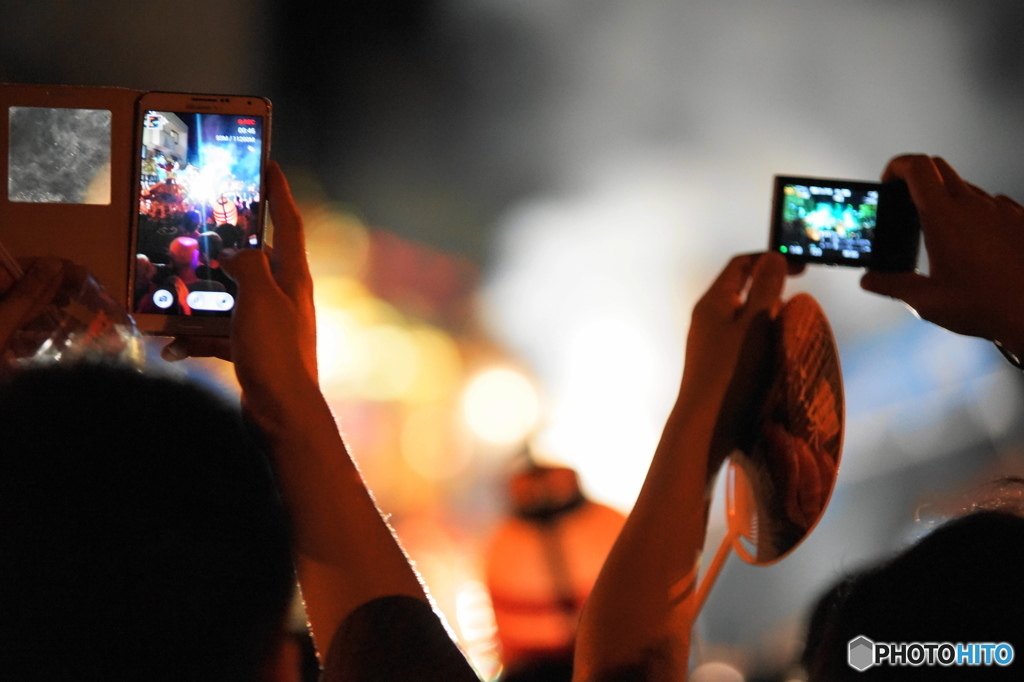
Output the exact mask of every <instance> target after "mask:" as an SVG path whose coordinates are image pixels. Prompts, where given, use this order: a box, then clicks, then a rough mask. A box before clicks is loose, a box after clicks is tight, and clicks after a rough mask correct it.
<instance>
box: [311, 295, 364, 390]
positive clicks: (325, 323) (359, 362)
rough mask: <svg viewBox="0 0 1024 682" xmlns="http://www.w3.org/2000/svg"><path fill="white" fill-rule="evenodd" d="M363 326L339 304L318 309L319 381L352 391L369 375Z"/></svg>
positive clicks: (317, 347) (317, 348)
mask: <svg viewBox="0 0 1024 682" xmlns="http://www.w3.org/2000/svg"><path fill="white" fill-rule="evenodd" d="M364 346H365V344H364V343H363V335H362V333H361V329H360V327H359V325H358V324H357V323H356V321H355V320H354V319H353V318H352V316H351V315H349V314H348V313H346V312H345V311H344V310H340V309H338V308H330V307H323V308H321V309H320V310H318V311H317V320H316V355H317V364H318V366H319V370H320V383H321V385H323V386H331V387H332V390H334V391H337V392H341V393H342V394H351V393H353V392H354V391H355V389H356V387H358V386H359V385H361V384H362V382H363V381H365V379H366V374H367V369H368V363H367V362H366V356H367V352H366V349H365V347H364Z"/></svg>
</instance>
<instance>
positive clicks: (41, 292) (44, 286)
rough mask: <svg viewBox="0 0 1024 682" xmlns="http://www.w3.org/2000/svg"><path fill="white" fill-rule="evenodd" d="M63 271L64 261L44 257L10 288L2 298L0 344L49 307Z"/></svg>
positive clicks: (33, 264) (0, 307) (0, 306)
mask: <svg viewBox="0 0 1024 682" xmlns="http://www.w3.org/2000/svg"><path fill="white" fill-rule="evenodd" d="M62 272H63V264H62V263H61V261H59V260H57V259H55V258H40V259H37V260H36V261H35V262H33V263H32V265H30V266H29V268H28V270H26V271H25V274H24V275H23V276H22V277H21V279H19V280H18V281H17V282H15V283H14V286H12V287H11V288H10V290H8V292H7V294H6V295H5V296H4V298H3V300H2V301H0V345H3V344H5V343H6V342H7V339H8V338H9V337H10V336H11V335H12V334H13V333H14V332H15V331H16V330H17V329H18V328H19V327H21V326H22V325H24V324H25V323H26V322H29V321H30V320H32V319H34V318H36V317H38V316H39V315H40V314H41V313H42V312H43V311H44V310H45V309H46V306H48V305H49V304H50V302H51V301H52V300H53V298H54V296H55V295H56V294H57V290H58V289H59V288H60V285H61V275H62Z"/></svg>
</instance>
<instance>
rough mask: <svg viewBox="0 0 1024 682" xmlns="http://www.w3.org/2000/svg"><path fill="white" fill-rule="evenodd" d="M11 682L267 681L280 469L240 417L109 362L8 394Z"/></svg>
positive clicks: (44, 374) (280, 556)
mask: <svg viewBox="0 0 1024 682" xmlns="http://www.w3.org/2000/svg"><path fill="white" fill-rule="evenodd" d="M0 433H2V434H3V436H2V439H3V440H2V443H3V445H2V449H3V453H2V456H0V585H3V587H2V588H0V617H2V618H3V621H4V625H5V628H9V629H11V630H12V631H11V632H8V633H5V634H4V635H3V636H0V665H2V669H3V674H4V676H5V677H10V678H11V679H18V680H28V679H47V680H50V679H108V680H112V679H124V678H131V679H147V680H182V679H188V680H242V679H248V680H252V679H256V678H257V676H258V672H259V670H260V668H261V667H262V666H263V665H264V663H265V662H266V661H265V659H266V658H267V655H268V653H269V652H271V651H273V650H274V649H275V646H274V644H275V643H276V641H277V638H278V637H280V636H281V634H282V632H283V628H284V625H283V624H284V620H285V615H286V612H287V607H288V605H289V603H290V600H291V596H292V593H293V590H294V585H295V578H294V571H293V568H292V564H291V553H290V533H289V524H288V520H287V516H286V514H285V512H284V509H283V507H282V506H281V503H280V500H279V498H278V495H277V491H276V488H275V486H274V483H273V480H272V476H271V473H270V469H269V467H268V463H267V461H266V459H265V457H264V456H263V455H262V453H261V450H260V449H259V447H258V446H257V444H256V442H255V441H254V440H253V439H252V438H251V437H250V435H249V433H248V429H247V428H246V427H245V426H244V425H243V422H242V420H241V417H240V414H239V412H238V410H237V409H234V408H233V407H231V406H228V405H227V404H226V403H225V402H224V401H222V400H221V399H220V398H218V397H217V396H215V395H213V394H212V393H211V392H209V391H208V390H205V389H201V388H199V387H198V386H195V385H192V384H189V383H185V382H182V381H178V380H173V379H170V378H166V377H156V376H145V375H143V374H141V373H140V372H138V371H135V370H132V369H128V368H121V367H113V366H106V365H79V366H76V367H72V368H63V367H59V366H52V367H49V368H43V369H36V370H32V371H27V372H24V373H22V374H20V375H18V376H16V377H15V378H14V379H13V380H12V381H10V382H8V383H7V384H5V385H3V386H2V387H0Z"/></svg>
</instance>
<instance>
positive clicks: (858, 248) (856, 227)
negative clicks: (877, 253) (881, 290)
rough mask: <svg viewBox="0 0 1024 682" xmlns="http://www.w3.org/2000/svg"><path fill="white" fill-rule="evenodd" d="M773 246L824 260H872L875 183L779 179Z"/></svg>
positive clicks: (876, 213) (785, 251)
mask: <svg viewBox="0 0 1024 682" xmlns="http://www.w3.org/2000/svg"><path fill="white" fill-rule="evenodd" d="M777 201H778V202H779V203H778V204H777V211H778V212H779V214H778V215H776V217H775V219H776V221H778V234H777V237H776V248H777V249H778V250H779V252H781V253H783V254H790V255H792V256H799V257H803V258H806V259H809V260H818V259H820V260H823V261H829V262H850V261H860V262H863V263H864V264H865V265H866V264H867V261H869V260H870V259H871V251H872V243H873V241H874V239H875V227H876V226H877V224H878V188H877V187H876V188H874V189H871V188H867V187H855V186H838V185H835V184H824V183H823V184H813V183H808V184H803V183H789V182H784V183H782V187H781V193H780V194H779V196H778V197H777Z"/></svg>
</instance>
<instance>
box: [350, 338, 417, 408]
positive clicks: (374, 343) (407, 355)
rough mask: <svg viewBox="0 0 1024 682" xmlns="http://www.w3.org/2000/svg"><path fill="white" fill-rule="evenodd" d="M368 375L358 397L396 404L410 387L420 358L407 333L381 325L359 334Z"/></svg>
mask: <svg viewBox="0 0 1024 682" xmlns="http://www.w3.org/2000/svg"><path fill="white" fill-rule="evenodd" d="M363 339H364V341H365V348H366V351H367V354H368V356H369V373H368V374H367V375H366V377H365V379H364V380H363V385H362V387H361V389H362V390H361V394H362V395H363V396H365V397H366V398H369V399H370V400H396V399H399V398H401V397H402V396H403V395H404V394H405V392H406V391H408V390H409V388H410V387H411V386H412V383H413V381H414V380H415V379H416V374H417V372H418V371H419V368H420V355H419V350H418V349H417V347H416V344H415V343H414V342H413V339H412V336H411V335H410V334H409V332H408V331H406V330H405V329H403V328H402V327H398V326H396V325H391V324H384V325H377V326H375V327H370V328H368V329H366V330H365V331H364V332H363Z"/></svg>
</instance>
